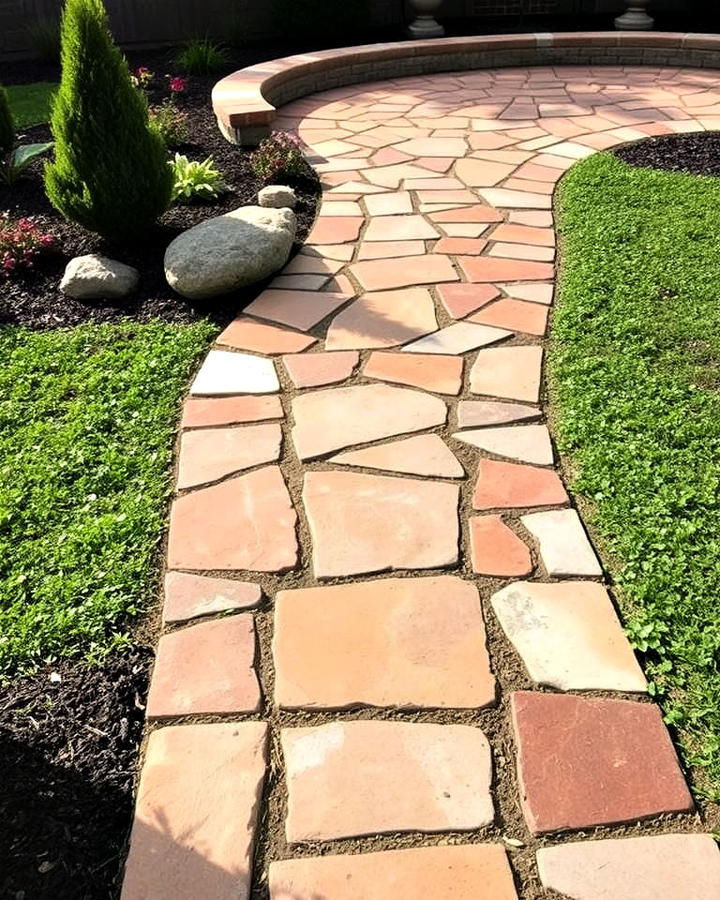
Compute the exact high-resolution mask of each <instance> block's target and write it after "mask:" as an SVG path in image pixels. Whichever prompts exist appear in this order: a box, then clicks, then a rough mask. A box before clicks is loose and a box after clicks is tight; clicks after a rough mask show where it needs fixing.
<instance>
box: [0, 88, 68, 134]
mask: <svg viewBox="0 0 720 900" xmlns="http://www.w3.org/2000/svg"><path fill="white" fill-rule="evenodd" d="M57 87H58V86H57V85H56V84H53V83H52V82H49V81H37V82H35V83H34V84H11V85H9V86H8V87H7V88H6V90H7V93H8V99H9V101H10V109H11V110H12V113H13V117H14V118H15V125H16V127H17V128H29V127H30V126H31V125H39V124H41V123H42V122H47V121H48V120H49V118H50V106H51V104H52V99H53V97H54V96H55V91H56V90H57Z"/></svg>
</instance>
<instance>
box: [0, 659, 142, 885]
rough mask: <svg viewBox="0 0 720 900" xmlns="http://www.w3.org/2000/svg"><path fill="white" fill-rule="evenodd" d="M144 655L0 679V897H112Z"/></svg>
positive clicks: (137, 733) (138, 729)
mask: <svg viewBox="0 0 720 900" xmlns="http://www.w3.org/2000/svg"><path fill="white" fill-rule="evenodd" d="M151 659H152V653H151V651H150V650H149V649H147V648H144V647H134V648H132V649H126V650H121V651H119V652H118V653H115V654H114V655H113V656H112V658H111V659H110V660H109V662H108V663H107V664H105V665H104V666H97V667H86V666H79V665H77V664H70V663H58V664H57V665H55V666H52V667H51V668H47V669H44V670H42V671H40V672H38V673H37V674H35V675H32V676H29V677H27V678H22V679H19V680H17V681H15V682H13V683H8V684H4V685H0V785H2V787H1V788H0V822H2V827H1V828H0V835H1V836H0V897H2V898H15V900H31V898H33V900H34V898H38V900H40V898H61V900H102V898H107V897H112V896H115V895H116V893H117V885H118V881H119V876H120V873H121V871H122V866H123V863H124V854H125V843H126V839H127V833H128V828H129V824H130V821H131V816H132V807H133V778H134V775H135V771H136V765H137V753H138V748H139V745H140V741H141V739H142V733H143V725H144V714H145V711H144V697H145V694H146V692H147V683H148V672H149V668H150V663H151Z"/></svg>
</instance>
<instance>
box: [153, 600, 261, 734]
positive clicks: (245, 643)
mask: <svg viewBox="0 0 720 900" xmlns="http://www.w3.org/2000/svg"><path fill="white" fill-rule="evenodd" d="M254 659H255V626H254V624H253V618H252V616H251V615H249V614H245V615H239V616H230V617H229V618H226V619H214V620H213V621H211V622H201V623H199V624H198V625H191V626H190V627H188V628H183V629H181V630H180V631H173V632H172V633H171V634H166V635H164V636H163V637H161V638H160V643H159V644H158V652H157V658H156V660H155V667H154V669H153V674H152V681H151V682H150V692H149V694H148V700H147V715H148V718H150V719H159V718H167V717H169V716H182V715H210V714H212V715H218V714H223V713H239V712H256V710H257V708H258V706H259V705H260V688H259V685H258V680H257V676H256V675H255V670H254V668H253V662H254Z"/></svg>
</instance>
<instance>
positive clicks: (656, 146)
mask: <svg viewBox="0 0 720 900" xmlns="http://www.w3.org/2000/svg"><path fill="white" fill-rule="evenodd" d="M613 152H614V154H615V156H617V157H618V159H621V160H623V162H626V163H629V164H630V165H631V166H641V167H643V168H646V169H662V170H664V171H666V172H684V173H686V174H688V175H720V131H700V132H697V133H691V134H663V135H660V136H659V137H653V138H648V139H647V140H643V141H638V142H637V143H635V144H627V145H625V146H624V147H618V148H617V150H614V151H613Z"/></svg>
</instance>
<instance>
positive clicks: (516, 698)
mask: <svg viewBox="0 0 720 900" xmlns="http://www.w3.org/2000/svg"><path fill="white" fill-rule="evenodd" d="M511 711H512V720H513V729H514V731H515V740H516V742H517V747H518V751H517V752H518V779H519V782H520V799H521V802H522V807H523V813H524V815H525V820H526V822H527V824H528V827H529V829H530V831H531V832H532V833H533V834H542V833H545V832H549V831H562V830H566V829H569V828H583V829H586V828H591V827H592V826H595V825H612V824H619V823H623V822H632V821H635V820H637V819H646V818H648V817H650V816H655V815H660V814H662V813H668V812H687V811H689V810H691V809H692V808H693V802H692V799H691V797H690V793H689V792H688V789H687V785H686V784H685V779H684V778H683V774H682V772H681V770H680V767H679V765H678V761H677V756H676V754H675V750H674V748H673V745H672V742H671V740H670V736H669V734H668V732H667V729H666V728H665V725H664V724H663V721H662V715H661V713H660V710H659V708H658V707H657V706H655V704H650V703H634V702H631V701H628V700H605V699H601V698H596V697H593V698H590V697H576V696H571V695H567V694H542V693H537V692H526V691H520V692H517V693H514V694H512V695H511Z"/></svg>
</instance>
